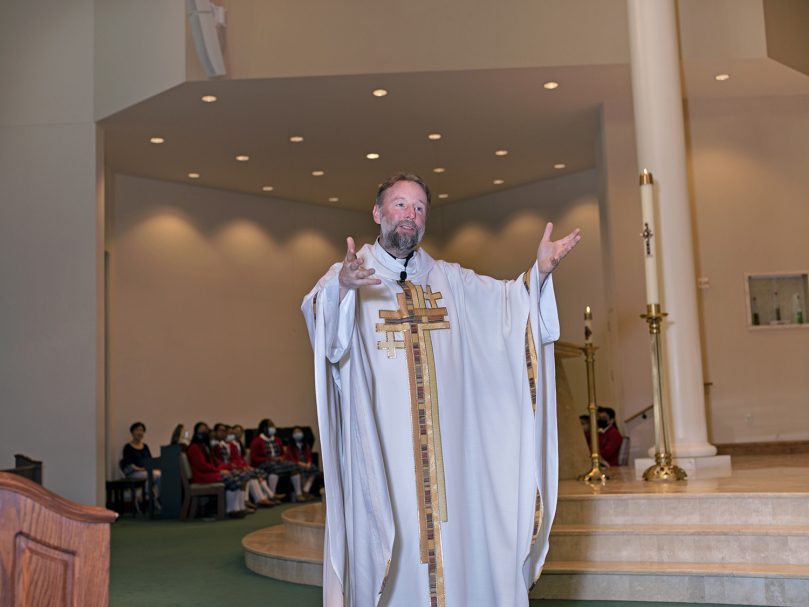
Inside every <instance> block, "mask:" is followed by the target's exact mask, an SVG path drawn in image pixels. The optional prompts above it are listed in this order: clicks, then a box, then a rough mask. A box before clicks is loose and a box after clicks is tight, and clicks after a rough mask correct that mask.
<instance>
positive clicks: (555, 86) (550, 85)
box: [542, 80, 559, 91]
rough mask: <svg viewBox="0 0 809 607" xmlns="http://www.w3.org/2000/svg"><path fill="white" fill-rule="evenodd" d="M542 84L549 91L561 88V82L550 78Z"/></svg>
mask: <svg viewBox="0 0 809 607" xmlns="http://www.w3.org/2000/svg"><path fill="white" fill-rule="evenodd" d="M542 86H544V87H545V88H546V89H548V90H549V91H552V90H553V89H558V88H559V83H558V82H554V81H553V80H549V81H548V82H546V83H545V84H543V85H542Z"/></svg>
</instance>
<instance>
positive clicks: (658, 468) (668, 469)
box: [641, 304, 687, 481]
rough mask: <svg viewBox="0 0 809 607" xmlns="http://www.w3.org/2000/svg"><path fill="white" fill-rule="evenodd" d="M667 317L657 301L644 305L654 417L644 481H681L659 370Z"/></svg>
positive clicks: (683, 476) (682, 476) (680, 470)
mask: <svg viewBox="0 0 809 607" xmlns="http://www.w3.org/2000/svg"><path fill="white" fill-rule="evenodd" d="M665 316H667V314H665V313H664V312H662V311H661V309H660V304H647V305H646V314H642V315H641V318H643V319H644V320H646V322H647V323H648V324H649V343H650V345H651V354H652V403H653V405H654V418H655V463H654V465H653V466H650V467H649V468H647V469H646V470H645V471H644V473H643V480H645V481H683V480H685V478H686V476H687V475H686V473H685V470H683V469H682V468H680V467H679V466H677V465H675V464H674V463H673V462H672V459H671V450H670V449H669V439H668V432H667V428H666V416H665V413H664V411H663V384H662V373H661V369H660V324H661V321H662V320H663V318H664V317H665Z"/></svg>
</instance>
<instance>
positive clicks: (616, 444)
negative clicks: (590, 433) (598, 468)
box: [598, 407, 624, 466]
mask: <svg viewBox="0 0 809 607" xmlns="http://www.w3.org/2000/svg"><path fill="white" fill-rule="evenodd" d="M622 442H624V437H623V436H622V435H621V433H620V431H619V430H618V426H616V425H615V410H614V409H612V408H611V407H599V408H598V448H599V451H600V452H601V459H603V460H604V461H605V462H607V463H608V464H609V465H610V466H617V465H618V453H619V452H620V450H621V443H622Z"/></svg>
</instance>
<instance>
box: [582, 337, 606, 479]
mask: <svg viewBox="0 0 809 607" xmlns="http://www.w3.org/2000/svg"><path fill="white" fill-rule="evenodd" d="M579 349H580V350H581V351H582V352H584V362H585V364H586V365H587V401H588V405H587V411H588V412H589V413H590V457H591V459H592V468H591V469H590V472H588V473H587V474H582V475H581V476H579V480H580V481H585V482H587V483H592V482H594V481H598V482H600V483H603V482H605V481H606V480H607V479H608V478H609V477H608V476H607V475H606V474H605V473H604V471H603V470H602V469H601V454H600V453H599V452H598V451H599V449H598V418H597V410H598V407H597V406H596V373H595V358H596V356H595V354H596V350H598V348H597V347H596V346H594V345H593V344H591V343H586V344H584V347H582V348H579Z"/></svg>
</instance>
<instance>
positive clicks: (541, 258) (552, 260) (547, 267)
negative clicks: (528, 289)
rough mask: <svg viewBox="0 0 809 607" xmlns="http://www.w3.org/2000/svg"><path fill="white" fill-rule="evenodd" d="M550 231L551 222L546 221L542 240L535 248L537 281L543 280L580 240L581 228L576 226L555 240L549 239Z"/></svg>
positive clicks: (542, 281) (551, 230) (551, 227)
mask: <svg viewBox="0 0 809 607" xmlns="http://www.w3.org/2000/svg"><path fill="white" fill-rule="evenodd" d="M551 232H553V224H552V223H548V225H547V226H545V233H544V234H543V235H542V240H541V241H540V242H539V248H538V249H537V266H538V267H539V283H540V284H542V283H544V282H545V279H546V278H547V277H548V276H549V275H550V273H551V272H553V271H554V270H555V269H556V266H558V265H559V262H561V261H562V260H563V259H564V258H565V256H566V255H567V254H568V253H570V251H572V250H573V247H575V246H576V245H577V244H579V241H580V240H581V230H580V229H579V228H576V229H575V230H573V231H572V232H571V233H570V234H568V235H567V236H565V237H564V238H561V239H559V240H556V241H552V240H551Z"/></svg>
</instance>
